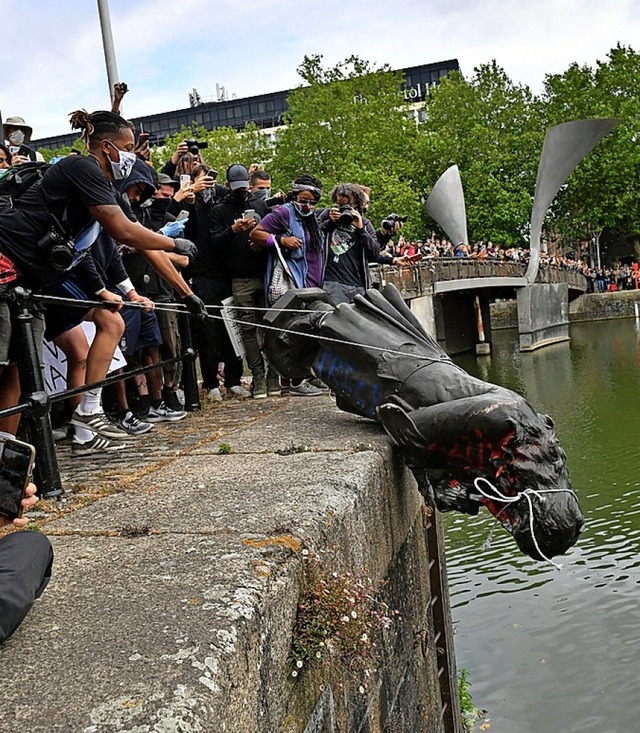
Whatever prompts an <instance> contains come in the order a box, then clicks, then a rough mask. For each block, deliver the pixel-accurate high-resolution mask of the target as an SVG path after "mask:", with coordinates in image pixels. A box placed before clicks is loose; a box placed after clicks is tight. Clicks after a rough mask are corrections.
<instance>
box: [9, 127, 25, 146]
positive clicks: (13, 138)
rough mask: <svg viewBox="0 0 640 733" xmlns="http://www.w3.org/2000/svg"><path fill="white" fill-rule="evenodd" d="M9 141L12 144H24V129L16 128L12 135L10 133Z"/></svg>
mask: <svg viewBox="0 0 640 733" xmlns="http://www.w3.org/2000/svg"><path fill="white" fill-rule="evenodd" d="M9 142H10V143H11V144H12V145H22V143H23V142H24V132H22V130H14V131H13V132H12V133H11V135H9Z"/></svg>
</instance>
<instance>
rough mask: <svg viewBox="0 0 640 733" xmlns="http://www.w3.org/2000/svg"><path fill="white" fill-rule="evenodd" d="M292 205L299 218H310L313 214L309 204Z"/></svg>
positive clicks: (294, 203) (296, 203)
mask: <svg viewBox="0 0 640 733" xmlns="http://www.w3.org/2000/svg"><path fill="white" fill-rule="evenodd" d="M293 205H294V207H295V210H296V211H297V212H298V214H300V216H311V214H313V209H312V208H311V206H309V204H301V203H298V201H294V202H293Z"/></svg>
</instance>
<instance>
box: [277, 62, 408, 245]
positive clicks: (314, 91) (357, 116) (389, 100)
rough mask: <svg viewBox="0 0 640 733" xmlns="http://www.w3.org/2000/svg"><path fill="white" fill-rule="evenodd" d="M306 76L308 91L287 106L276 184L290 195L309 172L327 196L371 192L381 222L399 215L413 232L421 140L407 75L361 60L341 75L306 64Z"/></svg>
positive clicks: (344, 66)
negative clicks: (337, 189)
mask: <svg viewBox="0 0 640 733" xmlns="http://www.w3.org/2000/svg"><path fill="white" fill-rule="evenodd" d="M298 73H299V74H300V76H301V78H302V80H303V83H304V85H303V86H300V87H298V88H297V89H296V90H294V91H293V92H292V93H291V94H290V95H289V98H288V100H287V103H288V106H289V109H288V112H287V114H286V119H285V122H286V127H285V129H284V130H283V131H282V133H281V135H280V140H279V141H278V143H277V144H276V153H275V157H274V160H273V165H272V172H273V174H274V179H275V183H276V184H277V185H279V186H280V187H282V188H283V189H285V190H286V189H288V187H289V185H290V183H291V181H292V180H293V179H294V178H295V177H296V176H297V175H299V174H300V173H303V172H305V171H309V172H311V173H313V174H314V175H316V176H318V178H320V179H321V180H322V182H323V184H324V189H325V192H328V191H329V189H330V188H331V187H332V186H333V185H335V184H336V183H340V182H352V183H360V184H363V185H367V186H370V187H371V189H372V198H371V210H370V216H371V218H372V219H373V221H374V222H376V221H379V220H381V219H382V218H384V217H385V216H386V215H387V214H389V213H390V212H392V211H396V212H398V213H400V214H408V215H409V216H410V222H409V225H408V227H407V228H408V230H409V231H410V227H411V221H412V220H413V222H414V226H415V223H416V222H417V220H418V219H419V211H420V203H419V196H418V194H417V191H416V189H415V187H414V185H413V176H412V170H413V155H412V153H413V145H414V143H415V140H416V135H417V133H416V125H415V123H414V122H413V120H412V119H411V117H410V114H409V107H408V105H407V104H406V103H405V101H404V99H403V95H402V84H403V78H402V75H400V74H398V73H397V72H392V71H391V70H390V69H389V67H388V66H383V67H381V68H379V69H376V68H373V67H372V66H371V65H370V64H369V63H368V62H366V61H363V60H362V59H360V58H358V57H357V56H351V57H349V58H348V59H346V60H344V61H342V62H340V63H338V64H337V65H336V66H334V67H333V68H326V67H324V66H323V64H322V56H305V58H304V61H303V63H302V64H301V65H300V67H299V68H298Z"/></svg>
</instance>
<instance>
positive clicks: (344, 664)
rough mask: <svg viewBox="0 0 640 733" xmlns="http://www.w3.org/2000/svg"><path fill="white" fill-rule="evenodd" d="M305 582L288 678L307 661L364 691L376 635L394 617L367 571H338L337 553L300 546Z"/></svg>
mask: <svg viewBox="0 0 640 733" xmlns="http://www.w3.org/2000/svg"><path fill="white" fill-rule="evenodd" d="M302 556H303V560H304V565H303V582H302V589H301V593H300V598H299V600H298V612H297V617H296V622H295V626H294V629H293V638H292V642H291V656H290V661H291V667H292V671H291V676H292V677H297V676H298V675H299V674H300V673H301V671H303V670H304V669H305V668H306V667H308V666H309V665H310V664H312V663H313V664H319V665H322V666H323V667H324V668H325V669H326V671H327V672H328V673H332V672H333V673H337V675H338V676H339V677H340V678H342V679H348V680H349V681H351V682H353V683H355V684H358V685H359V690H360V692H361V693H362V694H364V693H365V692H366V691H367V689H368V687H369V680H370V679H371V678H372V675H373V673H374V672H375V671H376V668H377V666H378V664H379V661H380V660H379V656H380V655H379V638H380V634H381V633H382V632H383V630H384V629H387V628H389V627H390V626H391V625H392V623H393V621H394V620H396V619H397V620H399V614H398V612H397V611H392V610H391V609H389V607H388V606H387V605H386V604H384V603H382V602H381V601H380V600H379V591H380V589H379V588H375V587H374V583H373V581H372V580H371V578H369V577H368V576H367V575H366V574H365V573H352V572H350V571H341V572H339V571H338V570H336V569H335V568H336V567H337V557H338V553H337V552H333V551H329V552H325V553H323V556H321V555H319V554H315V553H310V552H309V551H308V550H306V549H303V550H302Z"/></svg>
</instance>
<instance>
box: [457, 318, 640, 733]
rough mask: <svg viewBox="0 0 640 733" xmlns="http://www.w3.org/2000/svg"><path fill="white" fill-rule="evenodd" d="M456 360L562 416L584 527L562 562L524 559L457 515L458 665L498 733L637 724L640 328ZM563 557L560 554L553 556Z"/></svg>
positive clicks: (501, 348)
mask: <svg viewBox="0 0 640 733" xmlns="http://www.w3.org/2000/svg"><path fill="white" fill-rule="evenodd" d="M514 338H515V335H514V333H513V332H501V333H498V334H494V344H493V353H492V355H491V356H490V357H488V358H487V357H479V358H478V359H477V360H476V357H471V356H465V357H460V358H457V359H456V361H457V362H458V363H460V364H461V366H463V367H464V368H465V369H467V370H468V371H469V372H471V373H472V374H475V375H477V376H479V377H481V378H483V379H487V380H488V381H491V382H496V383H497V384H503V385H505V386H507V387H510V388H511V389H514V390H516V391H518V392H520V393H522V394H523V395H525V397H526V398H527V399H528V400H529V401H530V402H531V403H532V404H533V405H534V406H535V407H536V408H537V409H538V410H540V411H541V412H546V413H548V414H549V415H551V416H552V418H553V420H554V422H555V424H556V430H557V433H558V437H559V439H560V443H561V445H562V447H563V448H564V449H565V451H566V453H567V460H568V465H569V472H570V476H571V480H572V482H573V485H574V487H575V489H576V491H577V492H578V494H579V496H580V502H581V505H582V509H583V511H584V513H585V516H586V522H587V529H586V532H585V534H584V535H583V536H582V537H581V539H580V540H579V542H578V546H577V547H575V548H573V549H572V550H571V552H570V554H569V555H568V556H567V557H565V558H562V562H563V565H564V567H563V570H562V571H560V572H558V571H556V570H554V569H553V568H552V567H551V566H549V565H545V564H540V563H535V562H534V561H533V560H530V559H529V558H526V557H523V556H522V555H520V553H519V552H518V549H517V547H516V545H515V543H514V542H513V540H512V539H511V537H510V536H509V535H507V534H506V533H505V532H504V531H503V530H501V529H500V528H497V529H495V530H494V531H493V532H492V528H493V526H494V522H493V519H492V518H491V517H490V516H489V515H488V514H487V513H486V512H483V513H481V514H480V515H479V516H478V517H461V516H459V515H447V520H446V524H447V551H448V565H449V579H450V585H451V599H452V606H453V614H454V622H455V623H456V628H457V635H456V655H457V660H458V666H459V667H465V668H466V669H468V670H469V677H470V681H471V683H472V688H471V692H472V694H473V696H474V702H475V703H476V705H479V706H481V707H485V708H487V709H488V711H489V718H490V721H489V722H490V726H491V727H490V730H491V731H492V733H514V731H521V732H522V733H574V732H575V733H578V731H579V732H580V733H589V732H590V731H598V733H607V732H610V733H622V732H623V731H624V732H625V733H626V732H627V731H636V730H639V729H640V723H639V722H638V719H639V715H640V704H639V703H637V702H636V699H637V695H636V687H637V682H636V676H637V674H638V672H640V662H639V661H638V640H639V636H640V588H639V587H638V586H639V585H640V553H639V549H640V473H639V472H638V469H637V462H638V455H637V454H638V446H640V421H639V420H638V418H637V412H638V409H639V406H640V401H639V399H638V398H639V392H640V389H639V383H638V382H639V380H638V375H639V373H640V371H639V370H640V328H638V327H637V326H636V323H635V322H634V321H633V320H632V319H628V320H620V321H610V322H606V323H605V322H603V323H593V324H579V325H574V326H572V330H571V342H570V343H564V344H557V345H555V346H551V347H549V348H547V349H543V350H541V351H537V352H533V353H530V354H520V353H519V352H518V350H517V347H516V345H515V341H514ZM556 559H557V558H556Z"/></svg>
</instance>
